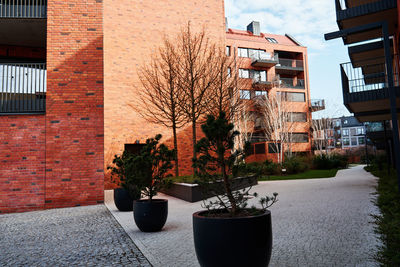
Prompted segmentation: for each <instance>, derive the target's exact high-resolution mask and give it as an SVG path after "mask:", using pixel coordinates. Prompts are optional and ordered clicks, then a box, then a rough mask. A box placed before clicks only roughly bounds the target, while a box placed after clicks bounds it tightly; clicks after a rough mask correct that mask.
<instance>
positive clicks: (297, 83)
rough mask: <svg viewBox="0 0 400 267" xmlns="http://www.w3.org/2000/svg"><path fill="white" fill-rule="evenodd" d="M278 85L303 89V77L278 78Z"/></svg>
mask: <svg viewBox="0 0 400 267" xmlns="http://www.w3.org/2000/svg"><path fill="white" fill-rule="evenodd" d="M280 80H281V82H280V87H286V88H293V89H305V88H306V87H305V83H304V80H303V79H297V80H295V79H293V78H280Z"/></svg>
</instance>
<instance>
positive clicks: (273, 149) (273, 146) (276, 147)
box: [268, 143, 281, 153]
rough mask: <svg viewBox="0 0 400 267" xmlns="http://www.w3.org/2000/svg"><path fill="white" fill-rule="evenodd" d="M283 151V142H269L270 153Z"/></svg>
mask: <svg viewBox="0 0 400 267" xmlns="http://www.w3.org/2000/svg"><path fill="white" fill-rule="evenodd" d="M279 152H281V144H280V143H276V144H275V143H269V144H268V153H279Z"/></svg>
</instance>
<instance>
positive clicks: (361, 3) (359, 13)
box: [335, 0, 397, 44]
mask: <svg viewBox="0 0 400 267" xmlns="http://www.w3.org/2000/svg"><path fill="white" fill-rule="evenodd" d="M335 3H336V20H337V23H338V26H339V29H340V30H345V29H350V28H354V27H358V26H362V25H365V24H369V23H374V22H380V21H384V20H387V21H388V24H389V34H390V35H393V34H394V33H395V30H396V29H395V25H397V0H335ZM381 35H382V33H381V30H380V29H374V30H369V31H363V32H360V33H355V34H349V35H347V36H346V37H344V38H343V42H344V43H345V44H352V43H357V42H361V41H365V40H371V39H375V38H378V37H380V36H381Z"/></svg>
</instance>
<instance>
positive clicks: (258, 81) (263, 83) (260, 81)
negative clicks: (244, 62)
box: [253, 77, 276, 90]
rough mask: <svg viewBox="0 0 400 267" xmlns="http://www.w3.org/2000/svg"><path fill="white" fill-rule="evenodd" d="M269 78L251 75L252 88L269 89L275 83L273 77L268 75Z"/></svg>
mask: <svg viewBox="0 0 400 267" xmlns="http://www.w3.org/2000/svg"><path fill="white" fill-rule="evenodd" d="M268 78H269V79H268V80H267V79H265V78H262V77H253V88H254V89H261V90H265V89H271V88H272V87H274V85H275V84H276V81H274V79H273V78H271V77H268Z"/></svg>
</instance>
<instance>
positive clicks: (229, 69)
mask: <svg viewBox="0 0 400 267" xmlns="http://www.w3.org/2000/svg"><path fill="white" fill-rule="evenodd" d="M230 77H231V68H228V78H230Z"/></svg>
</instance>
